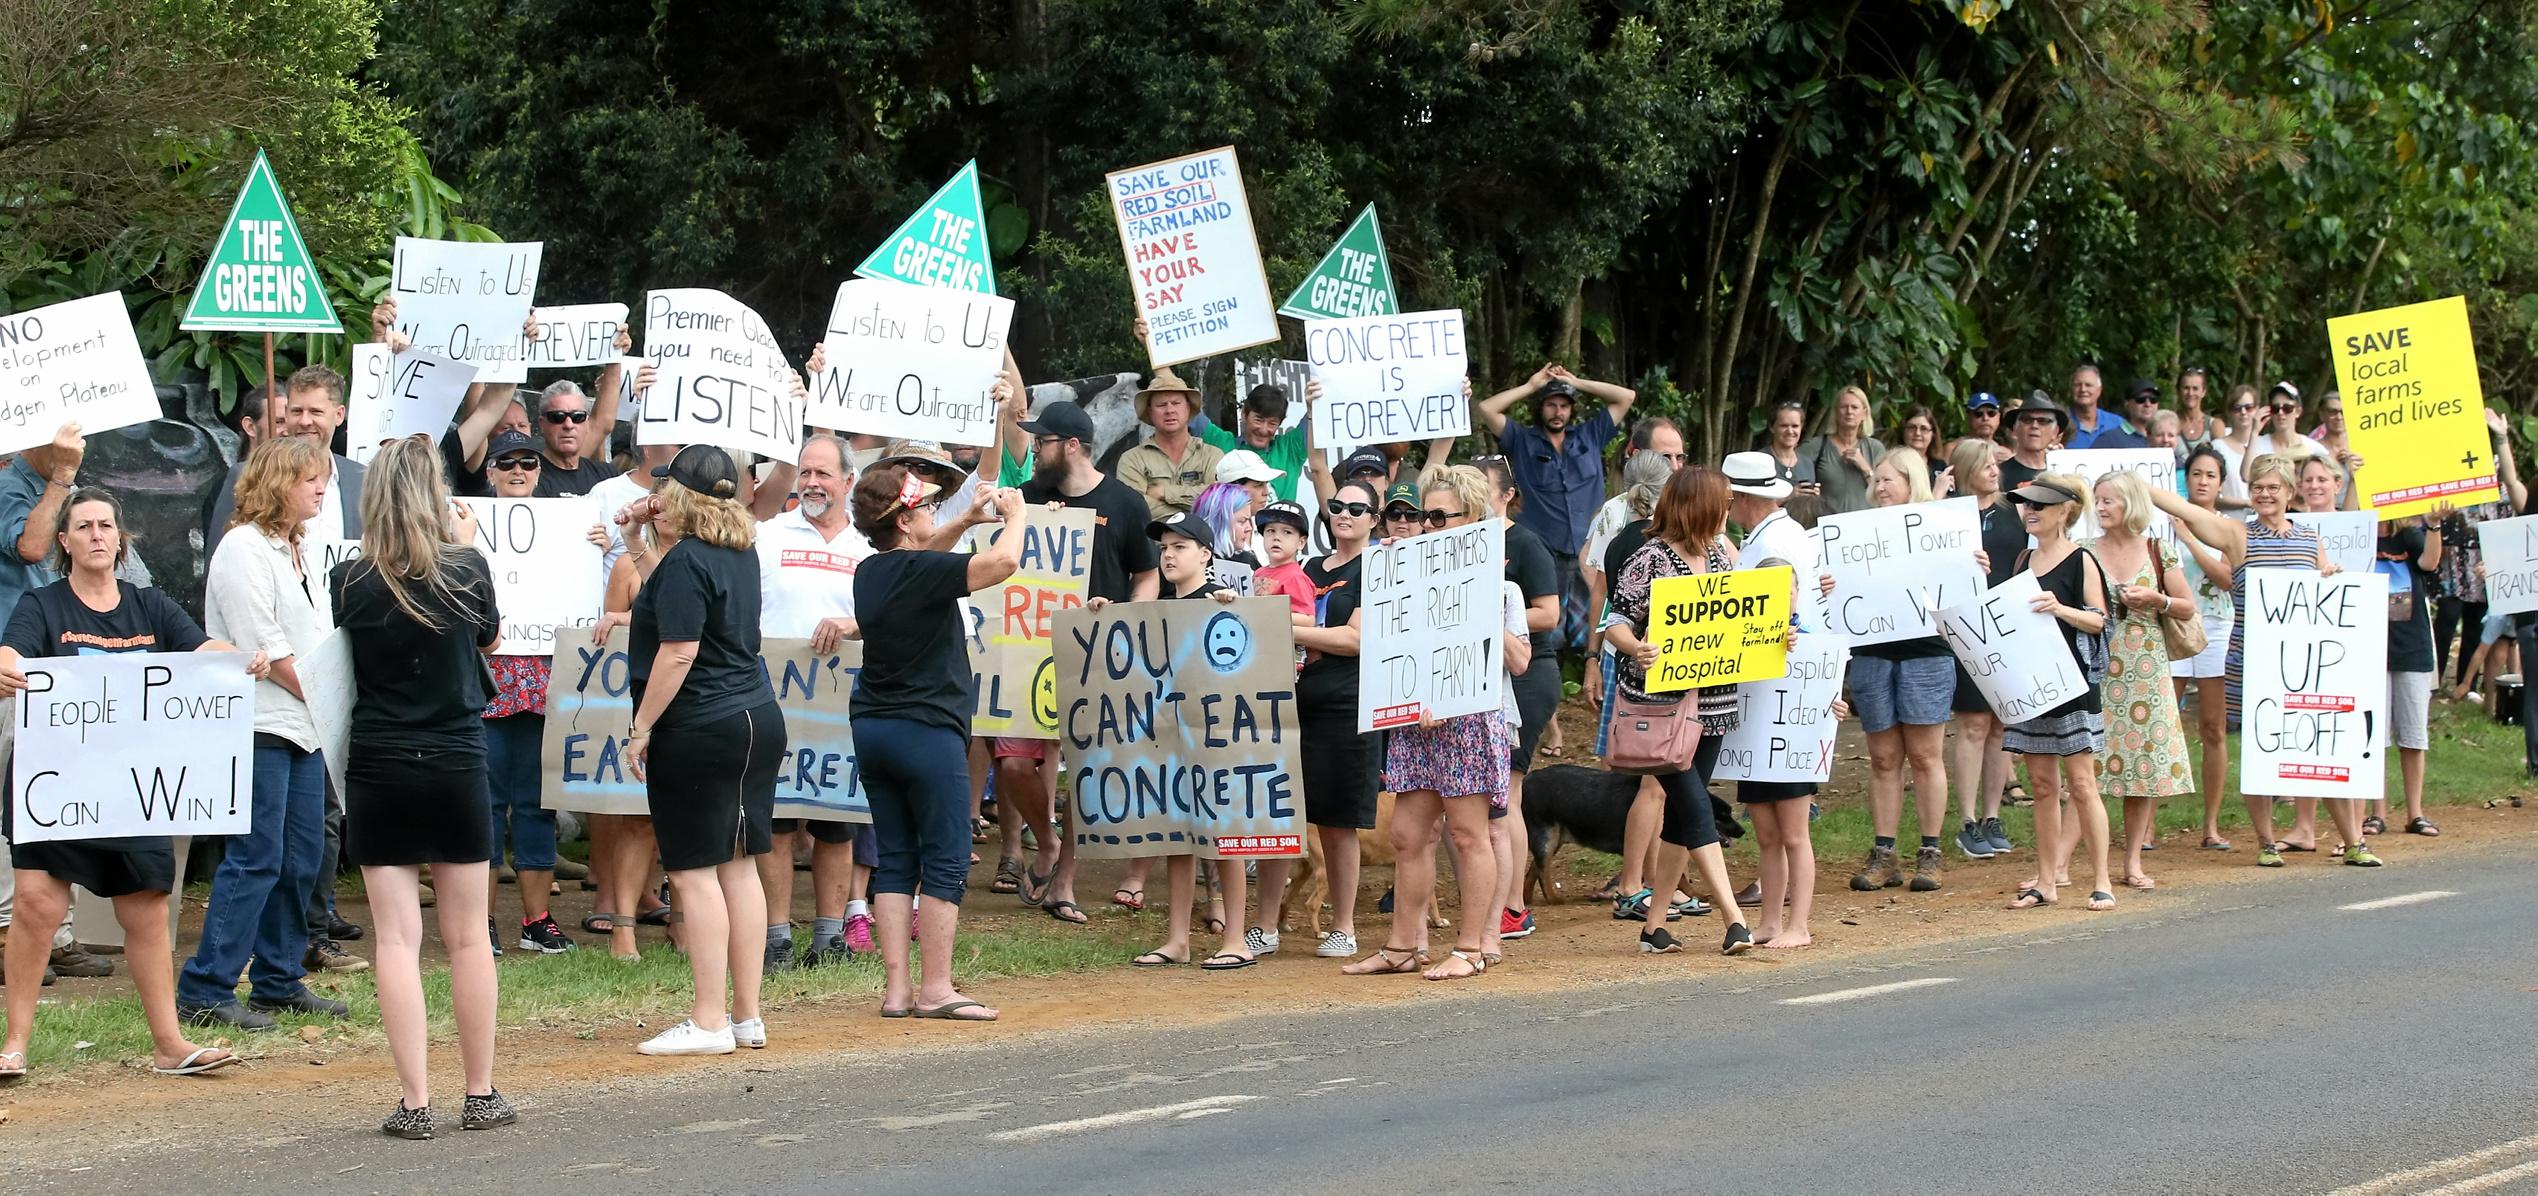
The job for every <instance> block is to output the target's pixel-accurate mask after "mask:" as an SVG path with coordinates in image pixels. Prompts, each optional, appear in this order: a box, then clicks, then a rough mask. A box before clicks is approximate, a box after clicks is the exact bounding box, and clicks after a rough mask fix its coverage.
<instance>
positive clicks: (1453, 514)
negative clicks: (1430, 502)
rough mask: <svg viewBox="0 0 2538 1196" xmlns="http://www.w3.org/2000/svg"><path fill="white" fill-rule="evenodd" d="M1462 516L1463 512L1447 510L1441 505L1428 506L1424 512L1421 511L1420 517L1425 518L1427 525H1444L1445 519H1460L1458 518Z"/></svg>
mask: <svg viewBox="0 0 2538 1196" xmlns="http://www.w3.org/2000/svg"><path fill="white" fill-rule="evenodd" d="M1462 517H1463V512H1461V511H1448V510H1446V509H1444V508H1442V507H1429V508H1428V509H1427V510H1426V511H1425V512H1424V513H1422V515H1421V518H1423V519H1425V520H1426V521H1427V525H1428V526H1429V527H1444V526H1445V524H1446V521H1447V520H1449V519H1460V518H1462Z"/></svg>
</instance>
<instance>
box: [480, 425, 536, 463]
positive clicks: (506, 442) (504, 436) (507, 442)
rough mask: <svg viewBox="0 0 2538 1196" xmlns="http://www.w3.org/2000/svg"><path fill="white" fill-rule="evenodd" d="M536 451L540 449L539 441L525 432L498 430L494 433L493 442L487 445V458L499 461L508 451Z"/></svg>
mask: <svg viewBox="0 0 2538 1196" xmlns="http://www.w3.org/2000/svg"><path fill="white" fill-rule="evenodd" d="M536 451H538V442H537V441H534V440H531V439H529V436H528V434H527V433H525V432H497V433H495V434H494V438H493V443H491V444H488V445H486V446H485V460H487V461H499V460H501V459H502V458H503V456H504V454H506V453H534V452H536Z"/></svg>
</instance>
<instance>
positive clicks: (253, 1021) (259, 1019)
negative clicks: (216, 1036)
mask: <svg viewBox="0 0 2538 1196" xmlns="http://www.w3.org/2000/svg"><path fill="white" fill-rule="evenodd" d="M176 1012H177V1015H178V1016H179V1017H182V1018H184V1019H185V1020H186V1021H187V1022H188V1023H191V1024H193V1025H197V1026H209V1027H212V1028H214V1029H219V1028H222V1027H227V1028H229V1029H233V1030H270V1029H272V1028H273V1018H272V1017H271V1016H270V1015H267V1014H263V1013H258V1012H256V1011H255V1010H253V1009H249V1008H247V1007H246V1006H244V1005H241V1004H239V1003H238V1002H237V1001H235V1000H229V1001H223V1002H221V1003H220V1004H218V1005H199V1006H194V1007H191V1008H189V1007H186V1006H182V1005H180V1006H178V1007H177V1009H176Z"/></svg>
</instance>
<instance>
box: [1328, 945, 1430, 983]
mask: <svg viewBox="0 0 2538 1196" xmlns="http://www.w3.org/2000/svg"><path fill="white" fill-rule="evenodd" d="M1419 962H1420V961H1419V953H1418V952H1417V951H1415V950H1412V949H1410V948H1408V947H1404V948H1402V949H1400V950H1398V951H1395V950H1394V949H1393V948H1390V947H1378V948H1376V949H1375V953H1374V954H1372V955H1369V956H1367V957H1366V958H1364V959H1361V960H1358V961H1356V962H1354V963H1346V964H1342V965H1340V975H1342V976H1398V975H1401V974H1402V973H1405V972H1415V971H1418V970H1419Z"/></svg>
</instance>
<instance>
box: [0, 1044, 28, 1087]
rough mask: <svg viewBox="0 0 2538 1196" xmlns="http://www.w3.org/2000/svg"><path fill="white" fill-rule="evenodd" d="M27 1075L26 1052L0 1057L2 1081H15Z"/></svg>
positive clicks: (0, 1076)
mask: <svg viewBox="0 0 2538 1196" xmlns="http://www.w3.org/2000/svg"><path fill="white" fill-rule="evenodd" d="M25 1075H26V1052H25V1051H11V1052H9V1053H8V1054H5V1055H0V1080H15V1079H20V1078H23V1077H24V1076H25Z"/></svg>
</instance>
